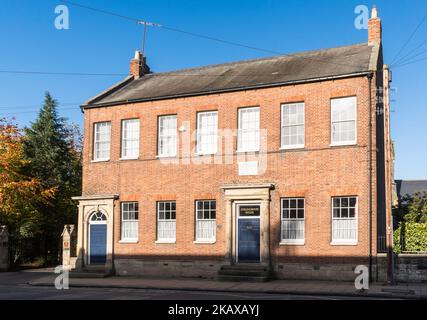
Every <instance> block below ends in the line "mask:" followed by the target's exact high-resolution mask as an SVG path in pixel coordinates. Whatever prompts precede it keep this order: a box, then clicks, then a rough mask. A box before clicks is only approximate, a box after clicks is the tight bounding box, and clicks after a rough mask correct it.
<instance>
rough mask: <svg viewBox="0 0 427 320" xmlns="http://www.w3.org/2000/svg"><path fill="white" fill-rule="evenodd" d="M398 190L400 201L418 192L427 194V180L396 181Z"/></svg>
mask: <svg viewBox="0 0 427 320" xmlns="http://www.w3.org/2000/svg"><path fill="white" fill-rule="evenodd" d="M396 189H397V196H398V197H399V199H402V197H404V196H406V195H414V194H415V193H417V192H422V191H426V192H427V180H396Z"/></svg>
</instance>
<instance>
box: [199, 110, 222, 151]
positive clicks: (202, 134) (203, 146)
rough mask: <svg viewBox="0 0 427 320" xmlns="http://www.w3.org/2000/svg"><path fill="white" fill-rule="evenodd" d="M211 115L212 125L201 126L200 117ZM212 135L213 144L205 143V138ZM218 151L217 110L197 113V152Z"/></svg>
mask: <svg viewBox="0 0 427 320" xmlns="http://www.w3.org/2000/svg"><path fill="white" fill-rule="evenodd" d="M203 116H207V117H210V116H211V117H212V118H213V119H214V125H215V126H212V128H203V127H202V121H201V120H202V119H201V118H202V117H203ZM211 136H213V138H212V139H213V144H210V143H206V141H209V140H206V138H208V139H209V138H210V137H211ZM217 152H218V111H202V112H198V113H197V154H198V155H211V154H216V153H217Z"/></svg>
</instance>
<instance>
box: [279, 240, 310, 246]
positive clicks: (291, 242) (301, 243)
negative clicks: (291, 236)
mask: <svg viewBox="0 0 427 320" xmlns="http://www.w3.org/2000/svg"><path fill="white" fill-rule="evenodd" d="M279 245H280V246H304V245H305V240H282V241H281V242H280V244H279Z"/></svg>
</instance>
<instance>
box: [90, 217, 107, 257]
mask: <svg viewBox="0 0 427 320" xmlns="http://www.w3.org/2000/svg"><path fill="white" fill-rule="evenodd" d="M106 261H107V225H106V224H92V225H90V264H105V262H106Z"/></svg>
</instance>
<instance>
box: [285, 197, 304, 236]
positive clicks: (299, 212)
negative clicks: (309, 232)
mask: <svg viewBox="0 0 427 320" xmlns="http://www.w3.org/2000/svg"><path fill="white" fill-rule="evenodd" d="M281 218H282V239H281V242H282V243H289V244H303V243H304V229H305V228H304V224H305V199H304V198H286V199H282V217H281Z"/></svg>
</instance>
